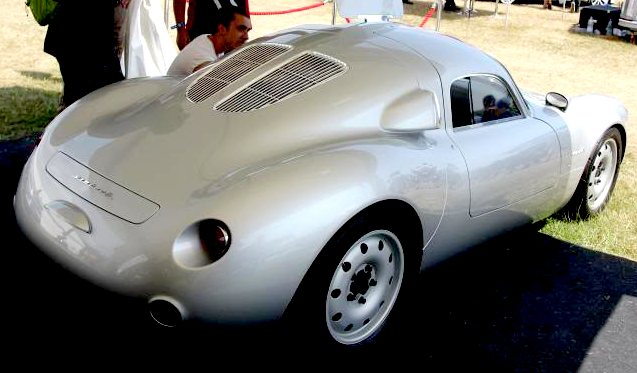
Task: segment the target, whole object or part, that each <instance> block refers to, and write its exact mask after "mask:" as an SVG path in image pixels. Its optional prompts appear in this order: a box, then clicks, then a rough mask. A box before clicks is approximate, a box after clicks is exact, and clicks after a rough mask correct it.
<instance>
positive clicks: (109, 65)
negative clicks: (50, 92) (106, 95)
mask: <svg viewBox="0 0 637 373" xmlns="http://www.w3.org/2000/svg"><path fill="white" fill-rule="evenodd" d="M90 60H91V59H90V58H87V59H81V58H78V59H72V60H69V59H61V58H58V63H59V64H60V72H61V74H62V80H63V82H64V89H63V93H62V98H63V104H64V106H65V107H67V106H69V105H71V104H72V103H74V102H75V101H77V100H79V99H80V98H82V97H84V96H86V95H87V94H89V93H91V92H93V91H95V90H96V89H99V88H102V87H104V86H106V85H109V84H111V83H115V82H118V81H120V80H123V79H124V75H123V74H122V69H121V66H120V64H119V59H118V58H117V56H115V55H114V54H113V55H112V56H110V57H107V58H105V61H103V62H100V61H99V60H95V62H92V63H91V62H87V61H90Z"/></svg>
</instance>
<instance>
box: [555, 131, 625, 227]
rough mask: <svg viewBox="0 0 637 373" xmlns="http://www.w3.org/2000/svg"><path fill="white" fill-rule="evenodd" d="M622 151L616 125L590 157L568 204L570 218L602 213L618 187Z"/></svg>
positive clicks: (583, 217)
mask: <svg viewBox="0 0 637 373" xmlns="http://www.w3.org/2000/svg"><path fill="white" fill-rule="evenodd" d="M622 154H623V144H622V138H621V135H620V133H619V131H618V130H617V129H616V128H610V129H609V130H607V131H606V132H605V133H604V136H602V138H601V139H600V141H599V142H598V143H597V146H596V147H595V152H594V153H593V154H592V155H591V156H590V158H589V160H588V163H587V164H586V169H585V170H584V174H583V175H582V178H581V180H580V183H579V185H578V187H577V190H576V191H575V194H574V195H573V198H572V200H571V202H569V205H568V206H567V213H568V214H569V216H571V217H576V218H581V219H587V218H589V217H591V216H593V215H596V214H598V213H600V212H601V211H602V210H603V209H604V207H606V204H607V203H608V201H609V200H610V196H611V194H612V193H613V189H614V188H615V183H616V181H617V175H618V174H619V166H620V164H621V159H622Z"/></svg>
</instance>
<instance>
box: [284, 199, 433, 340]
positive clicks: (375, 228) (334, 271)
mask: <svg viewBox="0 0 637 373" xmlns="http://www.w3.org/2000/svg"><path fill="white" fill-rule="evenodd" d="M395 212H396V211H393V212H392V211H391V210H390V211H383V212H382V214H379V213H378V211H376V213H373V214H372V215H368V214H365V215H362V216H358V217H356V218H354V219H352V220H351V221H350V222H348V223H347V224H346V225H345V226H344V227H343V228H341V229H340V230H339V231H338V232H337V234H336V235H335V236H334V237H333V238H332V239H331V240H330V241H329V242H328V244H327V245H326V247H325V248H324V249H323V251H322V252H321V254H320V255H319V256H318V257H317V259H316V260H315V261H314V263H313V265H312V267H311V268H310V270H309V271H308V273H307V274H306V276H305V277H304V280H303V282H302V283H301V286H300V287H299V290H298V291H297V292H296V295H295V297H294V299H293V301H292V304H291V306H290V307H289V309H288V311H287V312H286V322H287V326H288V332H290V333H292V334H293V335H292V336H291V338H293V339H295V340H305V341H310V343H318V344H320V345H321V346H323V347H326V346H327V347H333V348H337V349H341V348H344V349H347V348H349V347H354V348H357V347H361V346H365V345H368V344H369V343H370V342H371V341H373V340H375V339H376V337H377V336H378V335H379V333H380V332H381V331H382V330H383V327H384V326H385V325H386V323H387V322H388V320H390V316H395V315H394V314H395V313H396V312H397V311H398V309H399V307H398V306H399V303H404V299H402V298H407V297H406V296H405V293H407V292H409V291H410V289H409V288H410V287H411V286H412V285H413V284H414V282H415V277H417V274H418V272H419V269H420V258H421V253H422V251H421V250H422V233H421V229H420V226H419V225H418V226H415V225H414V224H406V223H405V222H404V221H401V219H400V216H396V214H395ZM393 318H394V317H391V319H393ZM299 334H302V335H299Z"/></svg>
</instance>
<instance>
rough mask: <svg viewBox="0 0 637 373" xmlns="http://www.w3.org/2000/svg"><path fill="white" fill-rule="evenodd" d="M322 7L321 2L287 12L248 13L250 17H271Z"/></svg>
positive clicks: (322, 3)
mask: <svg viewBox="0 0 637 373" xmlns="http://www.w3.org/2000/svg"><path fill="white" fill-rule="evenodd" d="M323 5H325V3H324V2H321V3H320V4H312V5H308V6H304V7H301V8H294V9H287V10H278V11H272V12H250V16H272V15H277V14H287V13H294V12H301V11H304V10H308V9H312V8H318V7H320V6H323Z"/></svg>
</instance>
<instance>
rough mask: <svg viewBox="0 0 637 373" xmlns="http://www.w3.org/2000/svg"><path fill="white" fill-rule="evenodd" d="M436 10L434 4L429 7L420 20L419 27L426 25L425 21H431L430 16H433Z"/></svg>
mask: <svg viewBox="0 0 637 373" xmlns="http://www.w3.org/2000/svg"><path fill="white" fill-rule="evenodd" d="M435 11H436V7H435V6H432V7H431V8H429V11H428V12H427V14H425V16H424V17H423V18H422V22H420V25H418V27H422V26H424V25H425V23H427V21H429V18H431V16H432V15H433V14H434V12H435Z"/></svg>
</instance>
